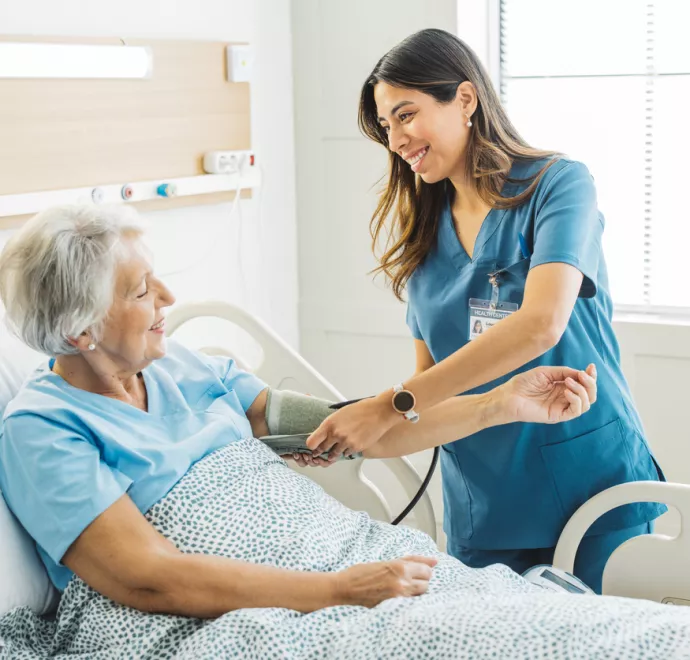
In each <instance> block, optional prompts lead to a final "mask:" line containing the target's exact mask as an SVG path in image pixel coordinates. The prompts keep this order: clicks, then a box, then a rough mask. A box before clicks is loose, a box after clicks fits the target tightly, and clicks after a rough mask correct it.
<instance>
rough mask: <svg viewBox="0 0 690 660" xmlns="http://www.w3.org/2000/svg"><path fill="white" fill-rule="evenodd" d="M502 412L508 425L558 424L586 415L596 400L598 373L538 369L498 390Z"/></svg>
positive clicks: (510, 381)
mask: <svg viewBox="0 0 690 660" xmlns="http://www.w3.org/2000/svg"><path fill="white" fill-rule="evenodd" d="M493 394H496V395H498V397H499V402H500V404H501V409H502V413H503V415H502V416H504V417H505V418H506V421H509V422H532V423H538V424H558V423H559V422H567V421H570V420H571V419H575V418H576V417H579V416H580V415H582V414H583V413H586V412H587V411H588V410H589V409H590V407H591V405H592V404H593V403H594V402H595V401H596V400H597V370H596V367H595V366H594V365H593V364H590V365H589V366H588V367H587V370H586V371H578V370H577V369H571V368H569V367H537V368H536V369H531V370H530V371H525V372H523V373H521V374H518V375H517V376H514V377H513V378H511V379H510V380H509V381H508V382H507V383H504V384H503V385H501V386H500V387H498V388H497V389H496V390H495V391H494V393H493Z"/></svg>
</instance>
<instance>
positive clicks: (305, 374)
mask: <svg viewBox="0 0 690 660" xmlns="http://www.w3.org/2000/svg"><path fill="white" fill-rule="evenodd" d="M204 317H207V318H208V317H215V318H220V319H223V320H225V321H228V322H229V323H232V324H233V325H235V326H237V327H239V328H241V329H242V330H244V331H245V332H247V333H248V334H249V335H250V336H251V337H252V339H254V340H255V341H256V342H257V343H258V344H259V346H260V347H261V350H262V353H263V355H262V357H261V360H260V362H259V365H258V366H254V367H253V368H252V369H251V370H252V371H253V372H254V373H255V374H256V375H257V376H258V377H259V378H261V379H262V380H263V381H265V382H266V383H267V384H268V385H270V386H271V387H275V388H276V389H279V388H281V387H283V386H284V385H283V384H284V383H286V382H287V383H288V384H289V386H288V387H287V389H295V388H296V387H299V388H300V390H301V391H302V392H305V393H309V394H312V395H313V396H318V397H321V398H324V399H330V400H332V401H344V400H345V397H344V396H343V395H342V394H341V393H340V392H338V390H337V389H336V388H335V387H334V386H333V385H331V384H330V383H329V382H328V381H327V380H326V379H325V378H324V377H323V376H321V374H319V373H318V372H317V371H316V370H315V369H314V368H313V367H312V366H311V365H310V364H308V363H307V362H306V361H305V360H304V358H302V357H301V356H300V355H299V354H298V353H297V352H296V351H294V350H293V349H292V348H291V347H290V346H289V345H288V344H286V343H285V342H284V341H283V340H282V339H281V338H280V337H279V336H278V335H277V334H276V333H275V332H273V330H271V329H270V328H269V327H268V326H267V325H266V324H265V323H263V322H262V321H260V320H259V319H257V318H256V317H254V316H252V315H251V314H249V313H247V312H246V311H245V310H243V309H241V308H240V307H237V306H236V305H231V304H229V303H225V302H201V303H188V304H185V305H180V306H179V307H176V308H174V309H173V310H172V311H171V312H170V313H169V314H168V316H167V317H166V322H165V325H166V332H167V334H168V336H171V335H172V334H173V333H175V332H176V331H177V330H178V329H179V328H180V326H182V325H183V324H184V323H187V322H188V321H191V320H192V319H198V318H204ZM197 348H199V347H197ZM200 350H202V351H203V352H205V353H208V354H213V355H227V356H229V357H232V358H233V359H235V360H236V361H237V363H238V365H240V366H241V367H243V368H245V369H247V368H248V360H245V359H243V357H242V355H238V354H237V353H236V352H233V351H232V350H230V349H229V348H228V347H218V346H206V347H200ZM377 460H378V459H377ZM365 462H366V459H356V460H352V461H341V462H339V463H337V464H335V465H332V466H331V467H329V468H327V469H324V468H299V467H297V466H296V465H292V467H293V469H295V470H297V471H298V472H301V473H302V474H305V475H306V476H308V477H309V478H310V479H312V480H314V481H316V482H317V483H318V484H319V485H320V486H321V487H322V488H323V489H324V490H325V491H326V492H328V493H329V494H330V495H332V496H333V497H335V498H336V499H337V500H340V501H341V502H342V503H343V504H345V505H346V506H348V507H350V508H351V509H354V510H355V511H366V512H367V513H368V514H369V515H370V516H371V517H372V518H375V519H376V520H383V521H386V522H390V521H391V520H393V518H394V515H397V514H398V513H400V512H399V511H391V506H390V504H389V498H388V497H387V496H386V494H385V493H384V491H383V490H382V489H381V488H378V487H377V486H376V485H375V484H374V483H372V481H371V480H370V479H368V478H367V477H366V476H365V474H364V472H363V468H364V463H365ZM384 462H385V464H386V467H387V468H388V469H390V471H391V472H392V473H393V475H394V476H395V477H396V479H397V481H398V482H399V484H400V486H402V488H403V490H404V492H405V495H406V496H407V500H408V501H409V500H411V499H412V498H413V497H414V495H415V494H416V493H417V491H418V490H419V487H420V486H421V484H422V478H421V477H420V475H419V473H418V472H417V471H416V470H415V468H414V467H413V465H412V463H410V461H409V460H408V459H407V458H391V459H385V460H384ZM405 524H407V525H410V526H414V527H417V528H418V529H421V530H422V531H423V532H426V533H427V534H428V535H429V536H431V538H433V539H434V540H436V530H437V527H436V516H435V513H434V508H433V506H432V504H431V498H430V497H429V493H428V492H426V493H424V495H423V496H422V498H421V499H420V501H419V503H418V504H417V506H416V507H415V509H414V511H413V512H412V513H410V515H409V516H408V517H407V518H406V520H405Z"/></svg>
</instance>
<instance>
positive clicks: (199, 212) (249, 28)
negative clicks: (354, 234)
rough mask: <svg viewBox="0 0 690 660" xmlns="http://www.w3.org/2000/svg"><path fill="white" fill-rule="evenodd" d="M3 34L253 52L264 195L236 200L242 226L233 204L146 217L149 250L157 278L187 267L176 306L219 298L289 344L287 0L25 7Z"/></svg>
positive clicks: (291, 191)
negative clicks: (236, 47) (228, 46)
mask: <svg viewBox="0 0 690 660" xmlns="http://www.w3.org/2000/svg"><path fill="white" fill-rule="evenodd" d="M0 34H17V35H56V36H90V37H97V36H118V37H143V38H147V37H150V38H158V39H199V40H220V41H239V42H250V43H251V44H253V46H254V48H255V55H256V60H255V68H254V79H253V81H252V83H251V105H252V111H251V125H252V148H253V149H254V150H255V152H256V154H257V163H258V164H259V165H260V166H261V168H262V173H263V176H264V186H263V188H262V189H261V191H260V192H259V193H257V194H256V195H255V196H254V198H253V199H251V200H243V201H242V202H241V211H242V213H241V215H242V225H241V227H240V225H239V223H238V218H237V216H235V217H234V218H233V219H232V221H231V219H230V218H229V212H230V209H231V205H230V204H220V205H209V206H199V207H194V208H187V209H177V210H174V211H165V212H156V213H150V214H149V218H150V220H151V226H152V228H151V243H152V247H153V249H154V252H155V255H156V259H157V262H158V263H157V267H158V270H159V272H161V273H165V272H169V271H173V270H178V269H180V268H184V267H186V266H192V267H191V268H189V269H185V271H184V272H183V273H180V274H177V275H173V276H170V277H169V278H167V280H168V282H169V284H170V286H171V287H172V289H173V291H174V292H175V293H176V294H177V297H178V300H180V301H184V300H192V299H197V300H198V299H203V298H220V299H223V300H229V301H233V302H238V303H240V304H244V305H246V306H247V307H248V308H250V309H251V310H252V311H254V312H255V313H257V314H259V315H260V316H261V317H262V318H264V320H266V321H267V322H268V323H269V324H270V325H271V326H273V327H274V329H275V330H276V331H277V332H278V333H279V334H281V335H282V336H283V338H285V339H286V340H287V341H288V342H289V343H291V344H292V345H295V346H296V345H297V343H298V339H299V338H298V324H297V261H296V259H297V246H296V241H297V237H296V225H295V222H296V221H295V179H294V132H293V114H292V113H293V109H292V108H293V106H292V60H291V57H292V51H291V34H290V0H271V1H270V2H268V3H267V2H265V1H264V0H244V1H243V2H240V1H239V0H157V1H155V2H154V1H153V0H147V1H146V2H140V1H138V0H119V2H112V1H111V0H70V2H68V3H66V2H55V1H54V0H22V2H12V3H10V2H6V3H0ZM276 98H279V99H280V105H279V107H276V106H275V99H276ZM240 229H241V231H240ZM209 237H211V239H212V240H210V238H209ZM2 240H3V237H2V236H0V241H2ZM238 240H241V244H240V245H238V243H237V242H238ZM240 248H241V250H240ZM240 252H241V253H242V254H243V259H242V264H243V273H242V274H240V272H239V270H238V264H237V261H238V260H237V255H238V254H239V253H240ZM242 275H243V276H242ZM243 281H244V286H243Z"/></svg>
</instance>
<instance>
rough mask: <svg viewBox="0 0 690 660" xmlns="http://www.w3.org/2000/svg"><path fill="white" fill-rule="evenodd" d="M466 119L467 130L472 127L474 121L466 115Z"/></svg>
mask: <svg viewBox="0 0 690 660" xmlns="http://www.w3.org/2000/svg"><path fill="white" fill-rule="evenodd" d="M465 117H467V124H466V125H467V128H470V127H471V126H472V120H471V119H470V116H469V115H465Z"/></svg>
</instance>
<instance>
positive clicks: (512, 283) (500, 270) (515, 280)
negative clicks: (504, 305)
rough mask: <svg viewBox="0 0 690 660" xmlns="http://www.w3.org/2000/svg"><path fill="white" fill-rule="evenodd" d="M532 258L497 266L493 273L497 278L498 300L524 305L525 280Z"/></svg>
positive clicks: (519, 305)
mask: <svg viewBox="0 0 690 660" xmlns="http://www.w3.org/2000/svg"><path fill="white" fill-rule="evenodd" d="M530 261H531V260H530V258H529V257H527V258H525V259H521V260H520V261H517V262H515V263H512V264H508V265H507V266H502V267H501V266H497V267H496V269H495V270H494V272H493V274H494V275H495V276H496V278H497V285H498V300H499V301H500V302H508V303H514V304H516V305H518V307H521V306H522V299H523V298H524V296H525V282H526V281H527V274H528V273H529V269H530Z"/></svg>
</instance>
